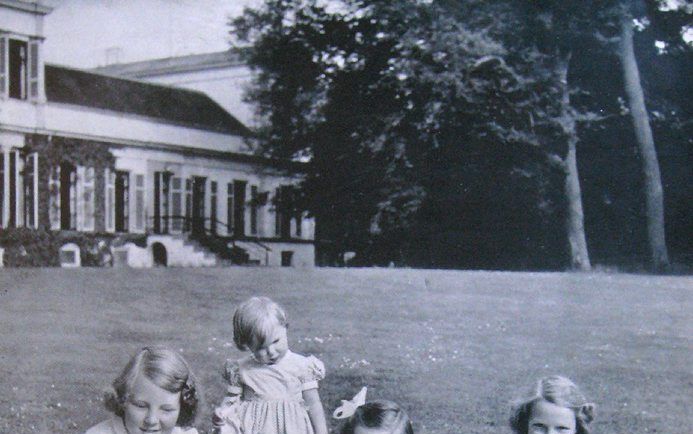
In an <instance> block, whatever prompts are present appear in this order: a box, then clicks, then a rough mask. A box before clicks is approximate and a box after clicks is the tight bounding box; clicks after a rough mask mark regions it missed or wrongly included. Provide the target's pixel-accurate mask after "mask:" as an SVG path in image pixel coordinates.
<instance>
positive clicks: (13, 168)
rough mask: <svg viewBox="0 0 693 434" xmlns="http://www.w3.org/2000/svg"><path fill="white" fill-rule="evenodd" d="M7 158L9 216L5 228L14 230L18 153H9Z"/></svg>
mask: <svg viewBox="0 0 693 434" xmlns="http://www.w3.org/2000/svg"><path fill="white" fill-rule="evenodd" d="M7 157H8V158H9V165H8V167H7V178H8V182H7V185H8V186H9V192H8V197H9V204H8V210H9V215H8V219H7V225H6V227H8V228H15V227H17V223H18V222H17V220H18V219H17V208H18V207H17V178H18V176H17V175H18V172H19V164H17V163H18V161H17V160H19V158H18V157H19V152H18V151H10V152H9V154H7Z"/></svg>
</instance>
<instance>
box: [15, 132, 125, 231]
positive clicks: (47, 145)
mask: <svg viewBox="0 0 693 434" xmlns="http://www.w3.org/2000/svg"><path fill="white" fill-rule="evenodd" d="M115 146H117V145H113V144H110V143H103V142H97V141H90V140H81V139H73V138H68V137H59V136H52V137H51V136H45V135H39V134H35V135H32V136H29V137H28V138H27V146H26V147H25V150H26V153H27V154H29V153H33V152H36V153H38V155H39V164H38V166H39V172H38V173H39V177H38V178H39V191H38V195H39V196H38V198H39V203H40V204H43V206H41V207H40V208H39V226H40V227H41V228H44V229H50V209H49V206H48V204H49V203H51V201H50V197H51V196H52V195H57V194H60V192H59V191H57V188H58V185H57V184H51V183H50V174H51V171H55V169H56V168H57V167H60V166H61V165H65V164H69V165H72V166H74V167H77V166H83V167H93V168H94V230H95V231H96V232H103V231H104V230H105V210H106V206H105V197H104V194H100V193H102V192H103V191H104V189H105V182H106V180H105V179H104V169H106V168H108V169H111V170H114V169H115V156H113V154H112V153H111V149H112V148H113V147H115Z"/></svg>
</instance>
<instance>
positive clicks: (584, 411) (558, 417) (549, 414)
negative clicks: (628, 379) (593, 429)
mask: <svg viewBox="0 0 693 434" xmlns="http://www.w3.org/2000/svg"><path fill="white" fill-rule="evenodd" d="M593 418H594V404H591V403H588V402H587V399H586V398H585V396H584V395H583V394H582V392H580V389H579V388H578V387H577V386H576V385H575V383H573V382H572V381H570V380H569V379H567V378H565V377H561V376H558V375H554V376H551V377H544V378H542V379H541V380H539V382H538V383H537V387H536V390H535V391H534V393H533V394H532V395H531V396H530V398H528V399H526V400H525V401H522V402H520V403H519V404H518V405H516V406H514V407H513V412H512V415H511V416H510V427H511V428H512V430H513V432H514V433H515V434H559V433H560V434H589V424H590V422H592V419H593Z"/></svg>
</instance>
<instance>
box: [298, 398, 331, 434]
mask: <svg viewBox="0 0 693 434" xmlns="http://www.w3.org/2000/svg"><path fill="white" fill-rule="evenodd" d="M303 400H304V401H305V403H306V407H307V410H308V416H310V422H311V423H312V424H313V431H315V434H327V421H326V420H325V410H324V409H323V408H322V402H321V401H320V394H319V393H318V389H308V390H304V391H303Z"/></svg>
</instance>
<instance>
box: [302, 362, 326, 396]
mask: <svg viewBox="0 0 693 434" xmlns="http://www.w3.org/2000/svg"><path fill="white" fill-rule="evenodd" d="M323 378H325V365H324V364H323V363H322V362H321V361H320V359H318V358H317V357H315V356H308V357H306V359H305V368H304V372H303V375H302V376H301V378H300V380H301V389H302V390H310V389H317V388H318V381H320V380H322V379H323Z"/></svg>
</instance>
